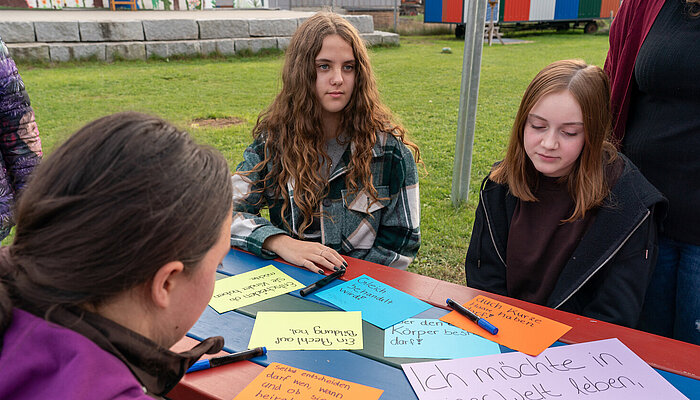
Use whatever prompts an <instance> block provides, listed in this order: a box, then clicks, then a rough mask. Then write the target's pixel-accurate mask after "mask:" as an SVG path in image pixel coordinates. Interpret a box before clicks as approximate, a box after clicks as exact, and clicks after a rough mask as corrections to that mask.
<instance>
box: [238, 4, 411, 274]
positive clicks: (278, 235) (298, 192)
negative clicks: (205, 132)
mask: <svg viewBox="0 0 700 400" xmlns="http://www.w3.org/2000/svg"><path fill="white" fill-rule="evenodd" d="M253 138H254V142H253V144H251V145H250V146H249V147H248V148H247V149H246V150H245V152H244V155H243V156H244V160H243V162H241V163H240V164H239V165H238V167H237V172H236V174H234V176H233V186H234V196H233V199H234V216H233V223H232V225H231V244H232V245H234V246H237V247H239V248H242V249H244V250H248V251H250V252H252V253H254V254H256V255H258V256H262V257H269V258H272V257H276V256H279V257H281V258H283V259H284V260H286V261H288V262H290V263H292V264H296V265H299V266H303V267H305V268H308V269H309V270H311V271H314V272H318V273H324V268H327V269H339V268H344V267H345V266H347V263H346V262H345V260H344V259H343V258H342V257H341V254H342V255H348V256H351V257H355V258H360V259H364V260H367V261H372V262H375V263H379V264H384V265H388V266H391V267H396V268H401V269H406V267H407V266H408V265H409V263H410V262H411V261H412V260H413V257H414V256H415V255H416V252H417V251H418V247H419V246H420V228H419V218H420V214H419V213H420V206H419V195H418V175H417V170H416V162H418V160H419V159H420V153H419V150H418V147H417V146H416V145H415V144H413V143H411V142H410V141H409V140H408V139H407V138H406V137H405V131H404V129H403V127H401V126H400V125H398V124H397V123H395V122H393V119H392V116H391V113H390V111H389V110H388V109H387V107H386V106H384V105H383V104H382V102H381V100H380V99H379V92H378V90H377V84H376V81H375V78H374V75H373V73H372V68H371V66H370V62H369V56H368V54H367V49H366V48H365V44H364V43H363V41H362V39H361V37H360V35H359V34H358V32H357V30H356V29H355V28H354V27H353V26H352V25H351V24H350V23H349V22H347V21H346V20H345V19H344V18H342V17H340V16H338V15H336V14H333V13H327V12H321V13H318V14H315V15H314V16H313V17H311V18H309V19H308V20H306V21H305V22H304V23H303V24H301V25H300V26H299V28H298V29H297V31H296V32H295V33H294V35H293V36H292V38H291V40H290V43H289V47H288V48H287V52H286V57H285V63H284V67H283V70H282V90H281V92H280V93H279V94H278V95H277V97H276V98H275V100H274V101H273V102H272V104H271V105H270V106H269V108H268V109H267V110H266V111H264V112H263V113H262V114H261V115H260V117H259V118H258V122H257V124H256V126H255V128H254V129H253ZM409 149H410V150H409ZM411 150H412V151H413V152H412V151H411ZM263 208H268V209H269V216H270V219H269V220H268V219H266V218H264V217H262V216H261V215H260V211H261V209H263Z"/></svg>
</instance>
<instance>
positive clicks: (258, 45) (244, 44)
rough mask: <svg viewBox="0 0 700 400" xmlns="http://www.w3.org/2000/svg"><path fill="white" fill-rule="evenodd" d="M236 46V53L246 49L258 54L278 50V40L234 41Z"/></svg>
mask: <svg viewBox="0 0 700 400" xmlns="http://www.w3.org/2000/svg"><path fill="white" fill-rule="evenodd" d="M234 46H235V49H236V53H240V52H241V51H242V50H246V49H248V50H250V51H252V52H253V53H257V52H259V51H260V50H262V49H276V48H277V38H257V39H234Z"/></svg>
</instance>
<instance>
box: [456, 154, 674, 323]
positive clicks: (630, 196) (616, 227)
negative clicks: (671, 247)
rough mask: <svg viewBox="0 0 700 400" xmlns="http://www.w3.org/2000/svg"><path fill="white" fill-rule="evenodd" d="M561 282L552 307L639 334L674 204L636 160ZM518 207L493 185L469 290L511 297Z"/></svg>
mask: <svg viewBox="0 0 700 400" xmlns="http://www.w3.org/2000/svg"><path fill="white" fill-rule="evenodd" d="M620 157H622V159H623V160H624V162H625V168H624V170H623V172H622V175H621V176H620V177H619V179H618V180H617V183H616V184H615V186H614V187H613V188H612V190H611V193H610V195H608V197H607V198H606V199H605V201H604V203H603V205H602V206H601V207H600V209H599V210H598V214H597V216H596V218H595V220H594V221H593V225H591V227H590V228H589V229H588V231H587V232H586V233H585V234H584V236H583V238H582V240H581V243H580V244H579V245H578V247H577V248H576V250H574V253H573V254H572V256H571V258H570V259H569V261H568V262H567V263H566V265H565V266H564V268H563V269H562V271H561V274H560V275H559V278H558V280H557V283H556V284H555V286H554V289H553V290H552V293H551V294H550V296H549V298H548V299H547V302H546V303H545V304H544V305H545V306H547V307H551V308H557V309H560V310H564V311H569V312H572V313H575V314H580V315H585V316H587V317H591V318H595V319H598V320H601V321H606V322H611V323H615V324H619V325H624V326H628V327H635V326H636V325H637V321H638V319H639V313H640V311H641V309H642V303H643V302H644V295H645V293H646V289H647V286H648V285H649V283H650V279H651V274H652V272H653V269H654V265H655V263H656V256H657V243H656V242H657V234H658V230H657V227H658V226H659V221H660V220H661V219H662V217H663V216H664V215H665V211H666V199H665V198H664V197H663V196H662V194H661V193H660V192H659V191H658V190H656V188H654V186H652V185H651V184H650V183H649V182H648V181H647V180H646V179H645V178H644V176H642V174H641V173H640V172H639V170H638V169H637V167H635V166H634V164H632V162H631V161H629V159H627V158H626V157H624V156H623V155H620ZM517 202H518V199H517V198H516V197H514V196H513V195H512V194H510V192H509V191H508V187H507V186H505V185H499V184H497V183H495V182H493V181H491V180H489V179H488V177H486V178H485V179H484V181H483V183H482V185H481V194H480V200H479V205H478V207H477V209H476V218H475V221H474V229H473V231H472V237H471V243H469V250H467V259H466V262H465V270H466V275H467V286H469V287H473V288H475V289H481V290H486V291H488V292H492V293H497V294H501V295H505V296H507V295H508V293H507V289H506V268H507V267H506V264H505V260H506V248H507V243H508V231H509V227H510V220H511V217H512V216H513V212H514V210H515V205H516V204H517Z"/></svg>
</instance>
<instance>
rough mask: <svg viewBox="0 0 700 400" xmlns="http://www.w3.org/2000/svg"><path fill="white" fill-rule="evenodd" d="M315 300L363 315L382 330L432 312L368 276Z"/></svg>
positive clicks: (324, 292)
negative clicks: (359, 312)
mask: <svg viewBox="0 0 700 400" xmlns="http://www.w3.org/2000/svg"><path fill="white" fill-rule="evenodd" d="M316 296H317V297H320V298H322V299H323V300H326V301H328V302H330V303H331V304H333V305H335V306H336V307H339V308H341V309H343V310H345V311H362V319H364V320H365V321H367V322H369V323H370V324H372V325H376V326H377V327H379V328H381V329H386V328H388V327H390V326H392V325H394V324H395V323H397V322H401V321H403V320H405V319H406V318H410V317H412V316H414V315H416V314H419V313H422V312H423V311H426V310H428V309H430V308H432V306H431V305H430V304H428V303H425V302H423V301H420V300H418V299H417V298H415V297H413V296H411V295H409V294H406V293H404V292H402V291H400V290H398V289H394V288H393V287H391V286H389V285H387V284H385V283H382V282H379V281H378V280H376V279H374V278H370V277H369V276H367V275H362V276H358V277H357V278H355V279H353V280H350V281H347V282H345V283H343V284H342V285H338V286H336V287H334V288H331V289H328V290H324V291H322V292H320V293H317V294H316Z"/></svg>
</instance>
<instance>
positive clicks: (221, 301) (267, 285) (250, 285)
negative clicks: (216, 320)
mask: <svg viewBox="0 0 700 400" xmlns="http://www.w3.org/2000/svg"><path fill="white" fill-rule="evenodd" d="M303 287H304V285H302V284H301V283H299V282H298V281H296V280H295V279H293V278H292V277H291V276H289V275H287V274H285V273H284V272H282V271H280V270H279V269H277V268H276V267H275V266H274V265H268V266H267V267H262V268H258V269H256V270H253V271H248V272H244V273H242V274H238V275H234V276H232V277H229V278H224V279H219V280H218V281H216V285H215V286H214V294H213V295H212V296H211V300H210V301H209V305H210V306H211V307H212V308H213V309H215V310H216V311H217V312H218V313H219V314H221V313H225V312H227V311H231V310H234V309H236V308H241V307H243V306H247V305H249V304H254V303H257V302H259V301H262V300H265V299H269V298H272V297H275V296H279V295H281V294H285V293H289V292H291V291H292V290H296V289H301V288H303Z"/></svg>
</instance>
